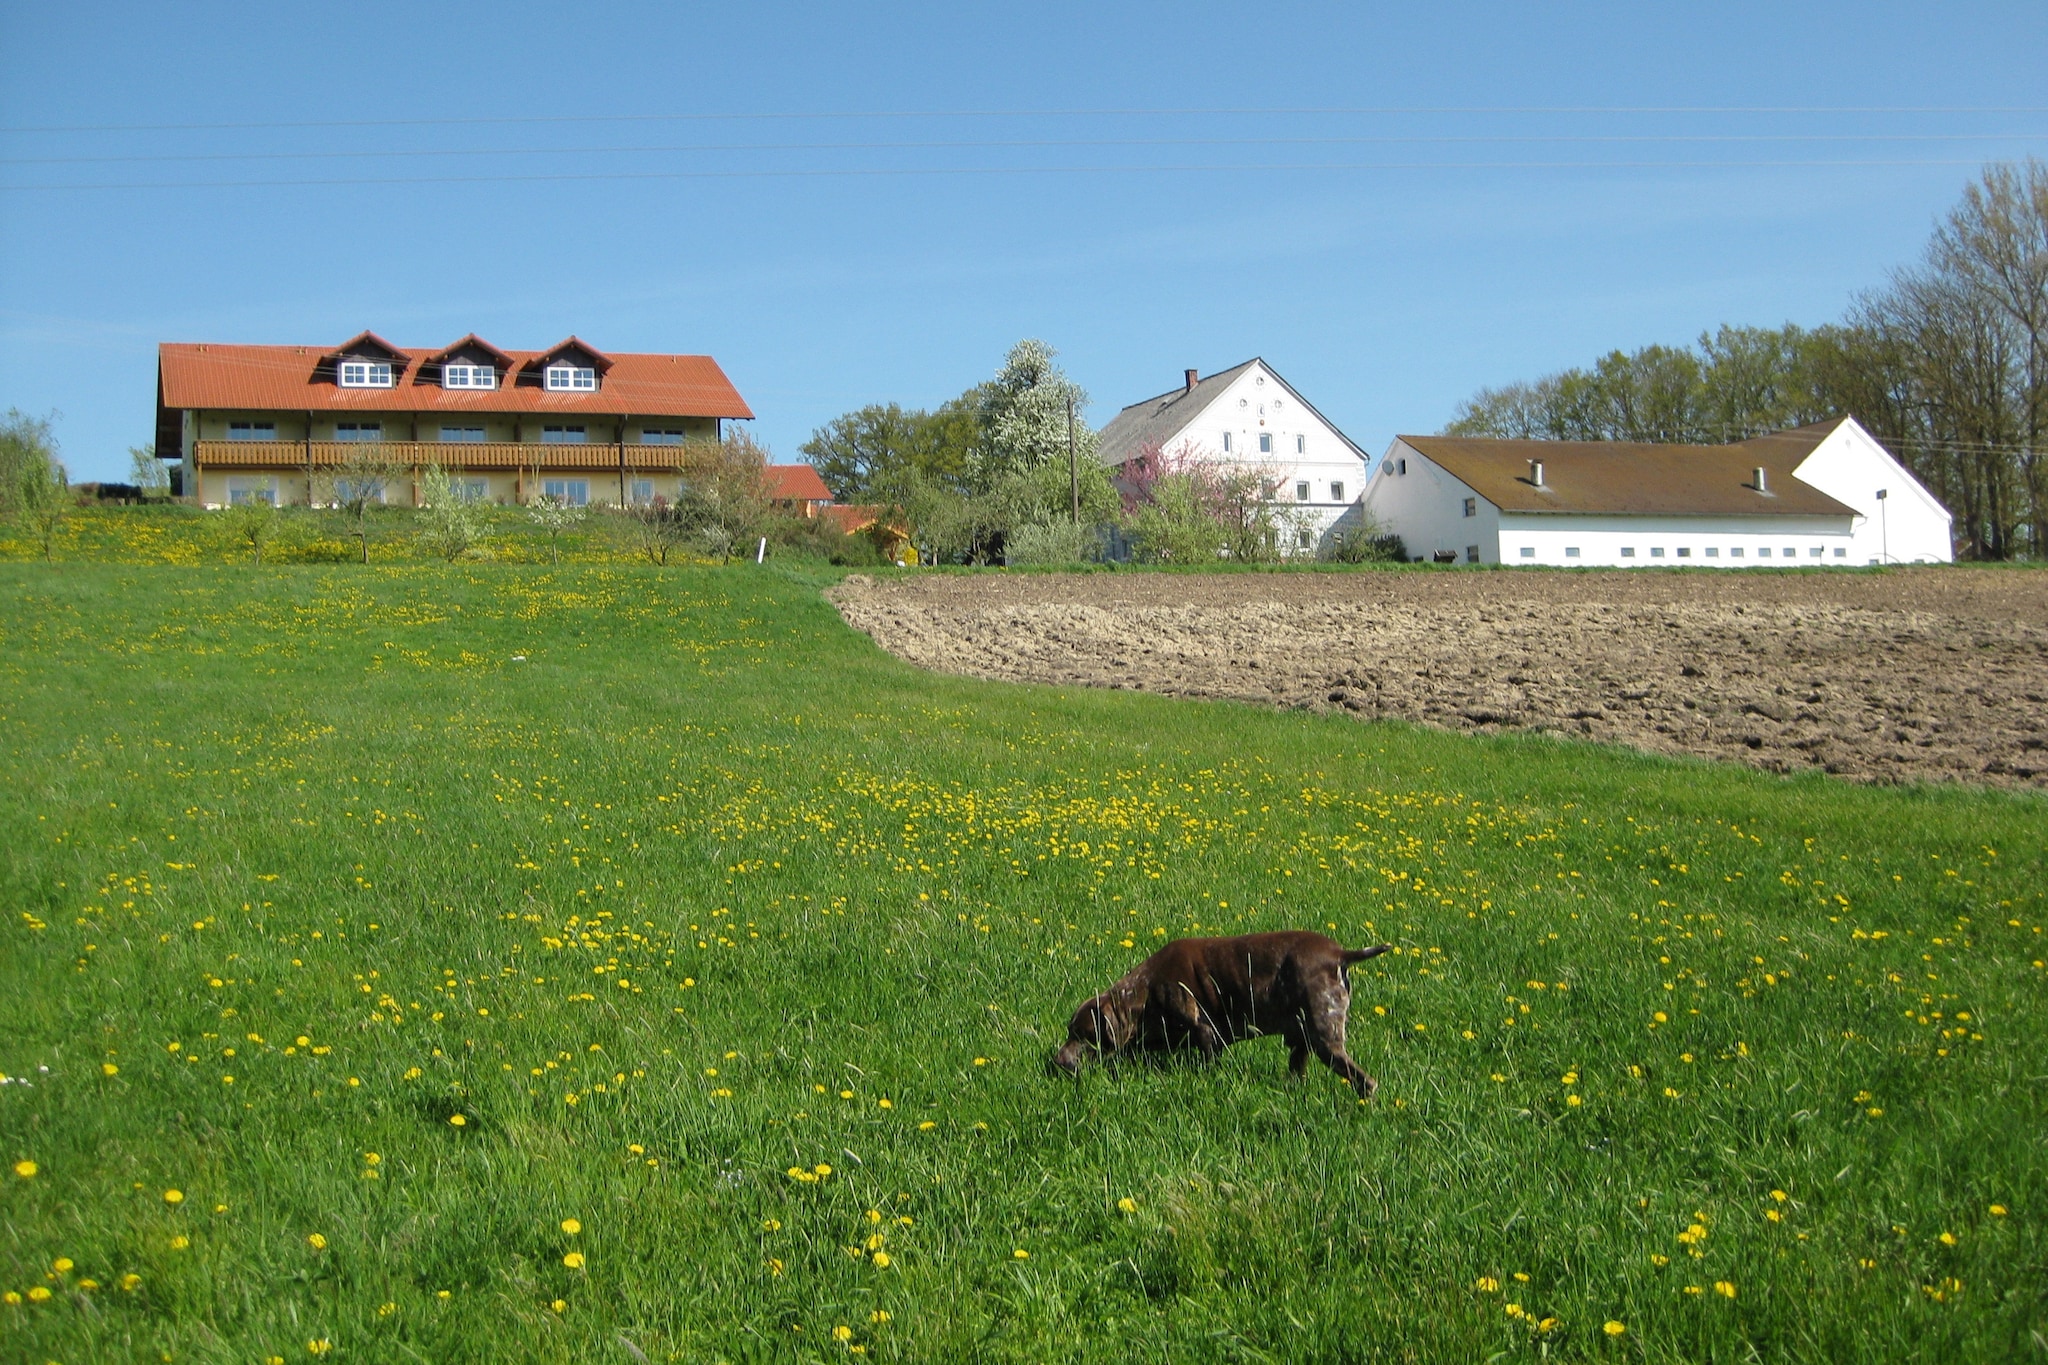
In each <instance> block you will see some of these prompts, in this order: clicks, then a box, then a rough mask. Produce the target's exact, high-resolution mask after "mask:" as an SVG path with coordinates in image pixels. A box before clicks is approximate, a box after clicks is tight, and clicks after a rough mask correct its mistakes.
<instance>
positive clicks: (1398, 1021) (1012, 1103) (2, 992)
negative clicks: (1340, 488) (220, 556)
mask: <svg viewBox="0 0 2048 1365" xmlns="http://www.w3.org/2000/svg"><path fill="white" fill-rule="evenodd" d="M827 579H828V575H826V574H824V573H822V572H821V573H817V574H807V573H805V572H802V571H797V570H782V569H778V568H776V567H775V566H774V565H772V564H771V565H770V566H767V567H765V568H757V567H756V566H753V565H751V564H749V565H744V566H739V565H736V566H733V567H731V568H727V569H722V570H721V569H711V568H699V569H676V568H670V569H666V570H657V569H654V568H651V567H646V566H634V565H631V564H611V565H605V564H571V565H565V566H564V567H562V568H559V569H551V568H549V567H547V566H544V565H543V566H535V565H511V564H503V563H500V564H492V565H471V566H455V567H444V566H439V565H434V566H426V565H418V564H412V565H381V564H374V563H373V564H372V565H370V566H368V567H363V566H360V565H352V564H332V565H289V564H288V565H282V566H275V567H271V566H266V567H263V568H253V567H250V566H247V565H242V564H236V565H229V564H219V563H217V564H212V565H206V564H199V565H192V566H187V567H176V566H169V567H142V566H129V567H114V566H106V565H81V564H76V563H73V564H59V565H54V566H45V565H40V564H12V565H6V566H0V763H4V773H5V782H4V784H0V840H4V846H5V849H6V858H5V860H4V867H0V898H4V907H0V909H4V914H0V1073H4V1075H5V1078H6V1079H5V1083H4V1084H0V1160H4V1163H5V1165H4V1167H0V1290H4V1291H5V1301H4V1303H0V1358H5V1359H8V1360H21V1361H35V1362H40V1361H44V1360H55V1361H61V1362H65V1363H66V1365H73V1363H74V1362H94V1361H151V1362H155V1361H174V1362H187V1361H191V1362H263V1361H295V1360H307V1359H317V1358H321V1357H326V1358H330V1359H333V1360H337V1361H340V1360H357V1361H377V1362H396V1361H435V1362H440V1361H509V1360H538V1361H553V1360H591V1361H619V1362H630V1361H667V1360H678V1361H719V1360H724V1361H734V1362H738V1361H833V1362H838V1361H846V1360H850V1359H862V1358H864V1359H868V1360H878V1361H949V1362H950V1361H993V1362H1009V1361H1016V1362H1027V1361H1028V1362H1041V1361H1121V1360H1144V1361H1175V1362H1179V1361H1211V1360H1213V1361H1245V1362H1255V1361H1353V1360H1403V1361H1407V1360H1447V1361H1482V1360H1517V1359H1540V1358H1554V1359H1599V1360H1609V1359H1612V1360H1655V1361H1737V1360H1741V1361H1748V1360H1758V1359H1764V1360H1802V1361H1849V1360H1899V1359H1909V1358H1919V1359H1929V1360H2000V1359H2016V1358H2032V1357H2033V1356H2035V1355H2038V1354H2039V1353H2040V1352H2041V1350H2042V1349H2043V1342H2044V1340H2048V1236H2044V1215H2048V1160H2044V1150H2043V1141H2044V1135H2048V970H2044V966H2043V961H2044V959H2048V942H2044V938H2048V935H2044V933H2043V925H2044V923H2048V867H2044V860H2048V857H2044V855H2048V802H2044V800H2043V799H2042V798H2041V797H2040V796H2039V795H2030V794H2025V793H2011V792H1997V791H1984V790H1971V789H1963V788H1896V789H1882V788H1862V787H1854V786H1849V785H1845V784H1842V783H1839V782H1836V781H1833V780H1830V779H1825V778H1819V777H1806V778H1798V779H1784V778H1777V777H1771V776H1767V775H1763V774H1760V773H1756V772H1751V771H1747V770H1744V769H1740V768H1734V767H1716V766H1711V765H1707V764H1702V763H1691V762H1676V761H1670V760H1664V759H1654V758H1649V757H1644V756H1641V755H1637V754H1633V753H1628V752H1622V751H1616V750H1608V749H1600V748H1593V747H1587V746H1583V745H1576V744H1570V743H1565V742H1559V741H1556V740H1550V739H1543V738H1533V737H1531V738H1505V739H1479V738H1471V737H1464V736H1456V735H1449V734H1442V733H1435V732H1429V731H1422V730H1416V729H1410V728H1405V727H1400V726H1392V725H1363V724H1359V723H1357V722H1354V721H1350V720H1346V719H1342V718H1329V717H1317V716H1311V715H1306V714H1282V713H1273V712H1266V711H1261V710H1255V709H1251V708H1247V707H1240V706H1234V705H1226V704H1210V703H1196V702H1186V701H1174V700H1166V699H1161V698H1157V697H1150V696H1142V695H1134V694H1128V693H1112V692H1089V691H1080V690H1063V689H1055V688H1044V687H1023V686H1007V685H998V684H988V683H981V682H975V681H969V680H963V679H952V678H943V677H935V676H931V675H928V674H925V673H921V672H919V671H917V670H915V669H912V668H910V667H908V666H906V665H903V664H900V663H898V662H896V661H894V660H892V659H890V658H888V657H886V656H884V655H883V654H881V653H880V652H879V651H878V650H876V649H875V648H874V647H873V646H872V645H871V644H870V643H869V642H868V641H867V640H866V639H865V638H864V637H862V636H859V635H857V634H855V633H853V632H852V631H850V630H848V629H847V628H846V627H845V626H844V625H843V624H842V623H841V622H840V621H839V619H838V617H837V615H836V614H835V613H834V612H833V611H832V609H831V608H830V606H829V605H828V604H827V603H826V602H825V601H824V600H823V599H822V597H821V595H820V590H821V589H822V588H823V587H824V586H825V584H826V582H827ZM1281 927H1308V928H1317V929H1323V930H1325V931H1327V932H1331V933H1333V934H1335V935H1336V936H1337V937H1339V938H1341V939H1342V940H1343V941H1344V942H1345V943H1346V944H1347V945H1354V946H1355V945H1364V944H1369V943H1373V942H1381V941H1383V942H1390V943H1393V944H1395V945H1397V946H1398V948H1399V950H1400V951H1399V953H1398V954H1389V955H1387V956H1385V957H1382V958H1380V959H1377V960H1376V961H1374V962H1372V963H1370V964H1367V965H1365V966H1362V967H1360V968H1358V969H1355V970H1354V973H1353V984H1354V988H1355V991H1356V995H1355V999H1354V1002H1353V1005H1352V1017H1351V1050H1352V1053H1353V1055H1354V1056H1356V1057H1357V1059H1358V1060H1359V1062H1360V1063H1361V1064H1362V1065H1363V1066H1364V1067H1365V1068H1366V1069H1367V1070H1368V1071H1370V1072H1372V1073H1374V1074H1375V1075H1376V1076H1378V1077H1379V1079H1380V1082H1381V1089H1380V1092H1379V1097H1378V1098H1377V1099H1376V1100H1374V1101H1373V1102H1372V1103H1370V1104H1361V1103H1359V1102H1358V1101H1357V1100H1356V1099H1355V1097H1353V1096H1352V1095H1351V1093H1350V1092H1349V1091H1348V1090H1346V1089H1345V1088H1344V1087H1343V1086H1341V1085H1340V1084H1339V1083H1338V1082H1337V1081H1336V1080H1335V1079H1334V1078H1333V1077H1332V1076H1331V1075H1330V1074H1329V1073H1328V1072H1326V1071H1323V1070H1322V1069H1320V1068H1315V1069H1314V1070H1312V1072H1311V1074H1310V1076H1309V1077H1308V1078H1307V1080H1306V1081H1304V1082H1293V1081H1290V1080H1289V1078H1288V1076H1287V1074H1286V1067H1285V1057H1284V1052H1283V1049H1282V1047H1281V1045H1280V1044H1279V1043H1278V1042H1277V1041H1267V1042H1254V1043H1249V1044H1245V1045H1241V1046H1238V1047H1235V1048H1232V1049H1230V1050H1229V1051H1228V1052H1226V1053H1225V1054H1224V1056H1223V1057H1222V1059H1221V1060H1220V1061H1219V1062H1218V1063H1217V1064H1215V1065H1212V1066H1201V1065H1194V1064H1188V1063H1185V1062H1178V1061H1168V1062H1164V1063H1136V1064H1128V1065H1123V1066H1120V1067H1116V1068H1094V1069H1091V1070H1088V1071H1086V1072H1085V1073H1084V1074H1083V1075H1082V1077H1081V1078H1080V1079H1079V1080H1077V1081H1076V1080H1066V1079H1055V1078H1052V1077H1049V1076H1048V1075H1047V1074H1046V1072H1045V1069H1044V1065H1043V1063H1044V1059H1045V1056H1046V1054H1047V1052H1048V1051H1049V1049H1050V1048H1051V1047H1052V1046H1053V1044H1054V1043H1055V1042H1056V1041H1057V1039H1058V1038H1059V1037H1060V1036H1061V1035H1062V1033H1063V1030H1064V1025H1065V1020H1066V1018H1067V1016H1068V1014H1069V1013H1070V1012H1071V1010H1072V1009H1073V1007H1074V1005H1075V1004H1076V1003H1077V1002H1078V1001H1079V1000H1081V999H1082V998H1083V997H1084V996H1086V995H1088V994H1089V993H1091V992H1093V991H1094V990H1096V989H1099V988H1100V987H1102V986H1104V985H1106V984H1107V983H1108V982H1110V981H1111V980H1113V979H1115V978H1116V977H1117V976H1119V975H1120V974H1122V973H1123V972H1124V971H1125V970H1126V969H1127V968H1128V967H1129V966H1130V965H1132V964H1133V963H1134V962H1136V961H1137V960H1138V959H1140V958H1141V957H1142V956H1143V955H1145V954H1146V953H1148V952H1149V951H1151V950H1152V949H1153V948H1154V947H1156V946H1157V945H1158V944H1160V943H1161V942H1163V941H1164V940H1165V939H1167V938H1169V937H1175V936H1180V935H1186V934H1194V933H1236V932H1246V931H1250V930H1254V929H1271V928H1281Z"/></svg>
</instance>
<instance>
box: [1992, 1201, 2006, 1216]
mask: <svg viewBox="0 0 2048 1365" xmlns="http://www.w3.org/2000/svg"><path fill="white" fill-rule="evenodd" d="M1991 1216H1992V1217H1993V1218H2003V1217H2005V1205H2003V1204H1993V1205H1992V1206H1991Z"/></svg>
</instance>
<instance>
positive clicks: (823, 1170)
mask: <svg viewBox="0 0 2048 1365" xmlns="http://www.w3.org/2000/svg"><path fill="white" fill-rule="evenodd" d="M811 1170H812V1171H813V1172H815V1173H816V1174H817V1175H818V1176H819V1177H820V1178H821V1179H822V1178H823V1177H825V1176H828V1175H830V1174H832V1168H831V1167H830V1166H827V1165H826V1164H825V1163H824V1162H822V1161H821V1162H819V1163H818V1164H817V1165H815V1166H813V1167H811Z"/></svg>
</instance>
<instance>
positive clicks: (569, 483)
mask: <svg viewBox="0 0 2048 1365" xmlns="http://www.w3.org/2000/svg"><path fill="white" fill-rule="evenodd" d="M540 492H541V496H542V497H544V498H554V499H556V500H557V501H559V502H564V503H567V504H568V505H569V506H571V507H588V506H589V505H590V480H588V479H542V480H541V481H540Z"/></svg>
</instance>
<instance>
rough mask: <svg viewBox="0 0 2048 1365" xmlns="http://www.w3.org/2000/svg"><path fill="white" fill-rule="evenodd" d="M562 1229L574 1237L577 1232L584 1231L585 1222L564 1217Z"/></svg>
mask: <svg viewBox="0 0 2048 1365" xmlns="http://www.w3.org/2000/svg"><path fill="white" fill-rule="evenodd" d="M562 1231H564V1232H566V1233H568V1234H569V1235H570V1236H571V1237H574V1236H575V1235H576V1234H577V1233H579V1232H581V1231H583V1224H582V1223H581V1222H579V1221H577V1220H576V1219H574V1218H564V1219H563V1220H562Z"/></svg>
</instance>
